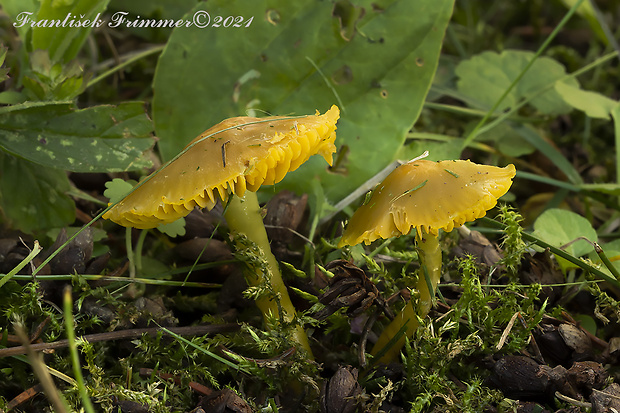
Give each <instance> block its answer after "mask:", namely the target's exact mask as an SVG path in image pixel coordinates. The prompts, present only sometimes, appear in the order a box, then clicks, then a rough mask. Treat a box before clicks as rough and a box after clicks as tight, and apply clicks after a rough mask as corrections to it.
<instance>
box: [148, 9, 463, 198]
mask: <svg viewBox="0 0 620 413" xmlns="http://www.w3.org/2000/svg"><path fill="white" fill-rule="evenodd" d="M452 6H453V0H418V1H408V0H384V1H380V2H371V1H369V0H365V1H359V2H356V6H355V7H354V6H353V5H351V4H350V3H349V2H346V1H340V2H338V3H337V4H336V6H335V5H334V3H333V2H317V1H314V0H303V1H295V2H291V1H284V0H269V1H268V0H251V1H250V0H245V1H236V2H229V1H224V0H215V1H210V2H209V13H210V14H211V17H212V18H213V17H214V16H243V17H244V20H243V24H242V27H237V28H234V27H228V28H225V27H220V28H218V29H217V30H215V29H214V28H208V29H198V28H195V27H187V28H186V27H183V28H178V29H175V30H174V32H173V34H172V36H171V37H170V41H169V42H168V44H167V46H166V49H165V50H164V52H163V53H162V55H161V57H160V59H159V64H158V66H157V70H156V74H155V79H154V91H155V96H154V100H153V119H154V122H155V128H156V131H157V135H158V136H159V137H160V139H161V140H160V141H159V147H160V150H161V153H162V157H163V158H164V159H165V160H167V159H171V158H172V157H173V156H174V155H176V154H177V153H178V152H179V151H180V150H181V149H182V148H183V147H184V146H185V145H186V144H187V143H188V142H189V141H190V140H191V139H193V138H194V137H196V136H197V135H198V134H200V133H201V132H203V131H204V130H205V129H207V128H209V127H210V126H212V125H214V124H216V123H218V122H220V121H221V120H222V119H224V118H227V117H231V116H238V115H243V114H246V113H249V114H255V113H260V114H262V113H271V114H313V113H314V112H315V110H317V109H318V110H320V111H321V112H324V111H325V110H327V109H328V108H329V107H330V106H331V105H332V104H334V103H337V104H339V106H341V110H342V113H341V118H340V121H339V122H338V132H337V134H338V138H337V141H336V144H337V145H339V146H340V147H341V148H342V147H344V146H345V145H346V147H348V149H349V152H348V154H347V157H346V159H345V161H344V163H343V164H342V170H341V171H339V173H331V172H330V171H328V168H327V165H326V164H325V162H324V161H323V160H322V159H318V157H313V158H312V159H310V160H309V161H308V162H307V163H306V164H305V165H303V166H302V167H301V168H300V169H299V170H298V171H295V172H293V173H290V174H289V175H288V176H287V177H286V178H285V180H284V181H283V183H281V184H278V188H284V187H287V188H292V189H294V190H295V191H297V192H301V191H306V192H307V191H309V189H310V188H309V187H310V182H311V180H312V178H313V177H315V176H319V177H320V180H321V183H322V184H323V185H324V187H325V188H326V195H327V197H328V198H329V199H332V200H336V199H340V198H342V197H344V196H345V195H346V194H348V193H350V192H351V191H352V190H353V189H354V188H356V187H357V186H359V185H360V184H362V183H363V182H365V181H366V180H367V179H368V178H369V177H371V176H373V175H374V174H375V173H377V172H378V171H380V170H381V169H383V167H385V166H386V165H387V164H389V163H390V162H391V161H392V160H393V159H394V158H395V155H396V153H397V151H398V149H399V148H400V146H401V145H402V144H403V142H404V139H405V134H406V133H407V131H408V130H409V129H410V128H411V127H412V125H413V123H414V122H415V120H416V119H417V117H418V115H419V113H420V110H421V108H422V104H423V102H424V99H425V97H426V94H427V92H428V90H429V87H430V84H431V81H432V78H433V76H434V73H435V70H436V67H437V61H438V56H439V52H440V48H441V43H442V40H443V36H444V32H445V29H446V25H447V23H448V20H449V18H450V15H451V12H452ZM203 8H204V6H203V5H199V6H197V7H196V8H195V9H194V11H197V10H200V9H203ZM359 8H362V9H363V13H362V10H361V9H359ZM191 16H193V12H191V13H190V14H189V15H187V16H186V17H185V18H186V19H187V18H189V17H191ZM411 16H415V19H412V18H411ZM250 18H253V20H252V21H251V24H250V25H249V27H245V25H246V23H248V22H249V19H250Z"/></svg>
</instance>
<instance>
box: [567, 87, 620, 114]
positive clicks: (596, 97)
mask: <svg viewBox="0 0 620 413" xmlns="http://www.w3.org/2000/svg"><path fill="white" fill-rule="evenodd" d="M555 90H556V92H558V93H559V94H560V96H562V98H563V99H564V101H565V102H566V103H568V104H569V105H571V106H572V107H573V108H575V109H578V110H580V111H582V112H585V114H586V115H588V116H589V117H591V118H597V119H610V114H611V111H612V110H613V109H614V108H615V107H616V106H618V105H619V104H618V102H616V101H615V100H613V99H609V98H608V97H606V96H603V95H601V94H600V93H596V92H590V91H588V90H582V89H580V88H579V87H578V86H574V85H568V84H566V83H562V82H557V83H556V84H555Z"/></svg>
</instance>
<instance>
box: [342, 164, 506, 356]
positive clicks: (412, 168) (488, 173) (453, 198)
mask: <svg viewBox="0 0 620 413" xmlns="http://www.w3.org/2000/svg"><path fill="white" fill-rule="evenodd" d="M514 176H515V167H514V165H508V166H506V167H504V168H498V167H495V166H488V165H477V164H475V163H473V162H470V161H462V160H457V161H441V162H433V161H427V160H421V159H414V160H412V161H410V162H408V163H406V164H404V165H401V166H399V167H398V168H396V169H395V170H394V171H393V172H392V173H391V174H390V175H388V176H387V177H386V178H385V180H384V181H383V182H382V183H380V184H379V185H378V186H377V188H376V189H375V190H374V192H373V194H372V196H371V198H370V200H369V201H368V202H367V203H366V204H364V205H362V206H361V207H360V208H359V209H358V210H357V211H355V213H354V214H353V216H352V217H351V220H350V221H349V223H348V225H347V227H346V229H345V231H344V234H343V235H342V238H341V239H340V242H339V244H338V246H339V247H343V246H345V245H355V244H358V243H360V242H364V243H366V244H370V243H371V242H372V241H374V240H376V239H379V238H384V239H385V238H390V237H397V236H400V235H405V234H408V233H409V232H410V231H411V230H412V229H413V228H415V229H416V240H417V244H418V250H419V252H420V261H421V264H422V265H421V268H422V271H421V272H420V274H419V275H418V285H417V289H418V291H419V293H420V301H419V306H418V311H417V314H418V315H419V316H420V317H425V316H426V315H427V314H428V312H429V311H430V308H431V305H432V299H433V297H434V296H435V289H436V287H437V284H438V283H439V280H440V277H441V248H440V247H439V242H438V238H437V235H438V232H439V230H440V229H441V230H443V231H445V232H450V231H452V230H453V229H454V228H457V227H460V226H461V225H463V224H464V223H465V222H468V221H473V220H475V219H477V218H481V217H483V216H484V215H485V214H486V212H487V211H488V210H489V209H491V208H493V207H494V206H495V205H496V204H497V199H498V198H499V197H501V196H502V195H504V194H505V193H506V192H508V189H509V188H510V186H511V185H512V178H514ZM424 269H426V272H427V274H428V278H429V280H430V285H428V284H429V283H427V282H426V276H425V274H424ZM404 325H406V330H405V335H404V336H403V337H402V338H401V339H400V340H399V341H398V342H397V343H396V344H395V345H394V346H392V347H391V348H390V349H389V350H388V351H387V352H386V353H385V356H384V357H383V358H381V361H390V360H393V359H394V358H395V357H396V355H397V354H398V353H399V352H400V349H401V348H402V346H403V344H404V342H405V337H412V336H413V333H414V332H415V330H416V329H417V326H418V323H417V318H416V311H415V310H414V308H413V305H412V304H411V302H409V303H408V304H407V305H406V306H405V307H404V308H403V311H402V312H401V313H400V314H399V315H397V316H396V318H395V319H394V321H392V323H391V324H390V325H388V326H387V327H386V329H385V330H384V331H383V333H382V334H381V336H380V337H379V340H378V341H377V343H376V344H375V346H374V348H373V349H372V353H373V354H377V353H379V352H380V351H381V350H382V349H383V348H384V347H385V346H386V344H387V343H388V342H389V341H390V340H391V339H392V337H394V335H395V334H396V333H397V332H398V331H399V330H400V329H401V328H402V327H403V326H404Z"/></svg>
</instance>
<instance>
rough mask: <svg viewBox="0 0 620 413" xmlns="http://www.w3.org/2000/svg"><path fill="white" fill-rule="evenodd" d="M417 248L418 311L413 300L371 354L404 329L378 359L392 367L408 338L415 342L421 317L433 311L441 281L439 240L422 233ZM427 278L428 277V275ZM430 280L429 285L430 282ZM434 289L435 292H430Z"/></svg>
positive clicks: (380, 337) (386, 331)
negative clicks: (418, 267) (436, 291)
mask: <svg viewBox="0 0 620 413" xmlns="http://www.w3.org/2000/svg"><path fill="white" fill-rule="evenodd" d="M416 241H417V244H418V259H419V260H420V270H419V273H418V284H417V289H418V292H419V294H420V298H419V301H418V311H417V315H416V310H415V309H414V308H413V302H412V301H411V300H410V301H409V302H408V303H407V304H406V305H405V307H403V309H402V310H401V312H400V313H399V314H398V315H396V317H394V320H392V322H391V323H390V324H388V326H387V327H386V328H385V329H384V330H383V332H381V335H380V336H379V339H378V340H377V342H376V343H375V345H374V347H373V348H372V351H371V354H374V355H376V354H378V353H379V352H381V350H382V349H383V348H385V346H386V345H388V344H389V343H390V341H391V340H392V339H393V338H394V337H395V336H396V334H397V333H398V332H399V331H400V330H401V329H403V328H404V329H405V330H404V333H403V334H402V335H401V337H400V338H399V339H398V340H397V341H396V342H395V343H393V344H392V345H391V347H390V348H389V349H387V351H385V353H384V354H383V356H381V357H380V358H379V360H377V361H379V362H381V363H389V362H391V361H394V359H395V358H396V357H397V356H398V354H399V353H400V349H401V348H403V346H404V345H405V338H412V337H413V334H414V333H415V331H416V330H417V329H418V316H419V317H421V318H424V317H426V315H427V314H428V313H429V311H430V310H431V307H432V304H433V298H434V297H435V290H436V289H437V284H439V280H440V278H441V247H440V246H439V237H437V236H435V235H433V234H427V233H421V231H418V233H417V235H416ZM425 273H426V274H428V277H427V276H426V274H425ZM427 278H428V282H427ZM431 289H432V292H431Z"/></svg>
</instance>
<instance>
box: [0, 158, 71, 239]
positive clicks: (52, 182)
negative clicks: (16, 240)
mask: <svg viewBox="0 0 620 413" xmlns="http://www.w3.org/2000/svg"><path fill="white" fill-rule="evenodd" d="M0 176H1V177H2V179H0V207H1V208H2V211H3V212H4V215H5V217H6V218H7V219H8V221H9V223H10V224H11V225H12V226H13V227H15V228H18V229H20V230H22V231H24V232H33V231H35V230H36V231H40V230H41V231H42V230H47V229H50V228H56V227H64V226H67V225H69V224H71V223H72V222H73V221H74V220H75V205H74V203H73V201H72V200H71V198H69V197H68V196H67V195H66V194H65V193H66V192H68V191H69V190H70V189H71V184H70V183H69V178H68V177H67V174H66V172H64V171H61V170H57V169H51V168H45V167H41V166H40V165H36V164H34V163H32V162H28V161H25V160H23V159H18V158H15V157H13V156H10V155H7V154H4V153H2V152H0Z"/></svg>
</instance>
